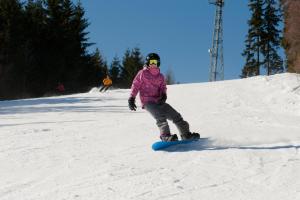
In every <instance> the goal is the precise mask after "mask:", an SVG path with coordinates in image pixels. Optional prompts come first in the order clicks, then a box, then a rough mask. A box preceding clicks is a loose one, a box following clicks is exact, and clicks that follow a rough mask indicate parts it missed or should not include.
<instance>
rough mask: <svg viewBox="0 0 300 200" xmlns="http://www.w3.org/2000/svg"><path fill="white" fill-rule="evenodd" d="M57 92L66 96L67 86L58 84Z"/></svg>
mask: <svg viewBox="0 0 300 200" xmlns="http://www.w3.org/2000/svg"><path fill="white" fill-rule="evenodd" d="M56 90H57V92H58V93H59V94H64V92H65V86H64V84H62V83H61V82H58V84H57V87H56Z"/></svg>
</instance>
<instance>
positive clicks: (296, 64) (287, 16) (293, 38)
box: [281, 0, 300, 73]
mask: <svg viewBox="0 0 300 200" xmlns="http://www.w3.org/2000/svg"><path fill="white" fill-rule="evenodd" d="M281 3H282V7H283V10H284V24H285V27H284V38H283V46H284V48H285V51H286V55H287V64H288V71H289V72H296V73H300V26H299V23H300V12H299V10H300V1H299V0H281Z"/></svg>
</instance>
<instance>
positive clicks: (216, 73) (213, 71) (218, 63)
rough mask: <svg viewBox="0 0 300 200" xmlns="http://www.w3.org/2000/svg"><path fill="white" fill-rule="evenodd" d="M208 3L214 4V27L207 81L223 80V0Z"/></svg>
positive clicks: (212, 0) (210, 0)
mask: <svg viewBox="0 0 300 200" xmlns="http://www.w3.org/2000/svg"><path fill="white" fill-rule="evenodd" d="M209 3H210V4H214V5H215V6H216V14H215V28H214V33H213V40H212V48H211V49H209V53H210V75H209V81H218V80H224V60H223V19H222V13H223V7H224V0H209Z"/></svg>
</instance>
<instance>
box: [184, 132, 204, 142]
mask: <svg viewBox="0 0 300 200" xmlns="http://www.w3.org/2000/svg"><path fill="white" fill-rule="evenodd" d="M180 137H181V140H197V139H199V138H200V134H199V133H191V132H188V133H185V134H182V135H180Z"/></svg>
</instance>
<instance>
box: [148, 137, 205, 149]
mask: <svg viewBox="0 0 300 200" xmlns="http://www.w3.org/2000/svg"><path fill="white" fill-rule="evenodd" d="M200 139H201V138H199V139H192V140H178V141H172V142H164V141H158V142H155V143H153V144H152V149H153V150H154V151H159V150H163V149H166V148H168V147H171V146H175V145H180V144H188V143H192V142H195V141H198V140H200Z"/></svg>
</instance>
